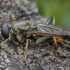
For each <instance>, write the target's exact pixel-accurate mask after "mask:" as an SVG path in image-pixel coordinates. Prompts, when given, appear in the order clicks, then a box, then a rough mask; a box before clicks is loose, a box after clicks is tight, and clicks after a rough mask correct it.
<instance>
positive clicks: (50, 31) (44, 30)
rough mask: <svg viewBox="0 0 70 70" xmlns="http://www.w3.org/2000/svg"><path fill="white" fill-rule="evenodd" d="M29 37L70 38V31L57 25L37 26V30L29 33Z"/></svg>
mask: <svg viewBox="0 0 70 70" xmlns="http://www.w3.org/2000/svg"><path fill="white" fill-rule="evenodd" d="M27 34H29V35H45V36H49V35H50V36H56V35H57V36H70V29H69V28H65V27H60V26H55V25H48V24H47V25H46V24H41V23H40V24H37V28H36V29H33V30H31V31H29V32H28V33H27Z"/></svg>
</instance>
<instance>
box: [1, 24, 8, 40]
mask: <svg viewBox="0 0 70 70" xmlns="http://www.w3.org/2000/svg"><path fill="white" fill-rule="evenodd" d="M1 33H2V36H3V37H4V39H7V38H8V37H9V28H8V26H7V25H6V24H4V25H2V29H1Z"/></svg>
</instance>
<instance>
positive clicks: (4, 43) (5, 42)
mask: <svg viewBox="0 0 70 70" xmlns="http://www.w3.org/2000/svg"><path fill="white" fill-rule="evenodd" d="M10 39H11V37H9V38H7V39H6V40H5V41H4V42H2V43H1V44H0V46H2V45H4V44H5V43H6V42H8V41H9V40H10Z"/></svg>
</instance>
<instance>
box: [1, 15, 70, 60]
mask: <svg viewBox="0 0 70 70" xmlns="http://www.w3.org/2000/svg"><path fill="white" fill-rule="evenodd" d="M54 24H55V18H54V17H53V16H52V17H50V18H49V19H48V20H47V21H46V22H45V23H32V22H30V21H22V22H20V21H19V22H18V23H16V22H13V23H12V25H11V26H10V28H7V27H8V26H9V25H8V26H7V25H3V26H2V29H1V32H2V36H3V37H4V38H5V36H4V34H6V36H7V37H8V36H9V37H8V38H7V37H6V38H7V39H6V41H8V39H9V38H11V39H13V41H14V43H15V44H17V45H18V44H19V43H18V42H21V43H24V42H25V43H26V46H25V60H26V58H27V49H28V42H29V41H30V40H31V41H32V40H34V41H35V43H36V44H39V43H41V42H43V41H44V40H47V39H48V38H49V39H50V37H51V39H53V40H54V43H55V45H56V50H57V49H58V44H57V42H60V43H62V44H64V43H63V41H65V40H68V39H69V40H70V32H69V31H70V29H69V28H64V27H60V26H55V25H54ZM5 28H6V32H7V33H5V31H4V29H5ZM9 29H10V30H9ZM6 41H5V42H6ZM5 42H4V43H5ZM64 45H65V44H64ZM65 46H67V47H69V46H68V45H65ZM69 48H70V47H69ZM60 54H61V55H63V56H64V54H63V53H60Z"/></svg>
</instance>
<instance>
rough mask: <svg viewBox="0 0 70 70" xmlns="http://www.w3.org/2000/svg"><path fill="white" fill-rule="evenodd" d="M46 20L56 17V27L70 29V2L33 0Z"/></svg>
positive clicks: (62, 0) (63, 0) (66, 0)
mask: <svg viewBox="0 0 70 70" xmlns="http://www.w3.org/2000/svg"><path fill="white" fill-rule="evenodd" d="M32 1H35V2H36V4H37V7H38V10H39V13H40V14H41V15H42V16H44V17H45V18H49V17H50V16H55V19H56V21H55V22H56V25H60V26H65V27H70V0H32Z"/></svg>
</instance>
